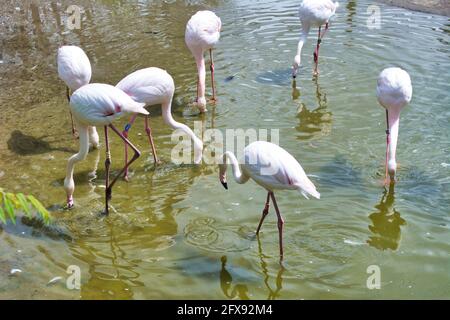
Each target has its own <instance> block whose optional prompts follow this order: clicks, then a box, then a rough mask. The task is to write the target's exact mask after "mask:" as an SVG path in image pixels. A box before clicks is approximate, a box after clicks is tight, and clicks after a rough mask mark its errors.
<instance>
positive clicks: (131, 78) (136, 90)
mask: <svg viewBox="0 0 450 320" xmlns="http://www.w3.org/2000/svg"><path fill="white" fill-rule="evenodd" d="M116 87H117V88H119V89H121V90H122V91H124V92H125V93H126V94H128V95H129V96H130V97H131V98H132V99H133V100H134V101H136V102H141V103H145V104H146V105H148V106H152V105H155V104H161V107H162V116H163V119H164V122H166V123H167V124H168V125H169V126H171V127H172V128H173V129H180V130H182V131H183V132H185V133H186V134H187V135H188V136H190V137H191V139H192V141H193V143H194V154H195V159H194V162H195V163H197V164H198V163H200V162H201V159H202V151H203V143H202V141H201V140H200V139H199V138H197V137H196V136H195V134H194V132H193V131H192V130H191V129H190V128H189V127H188V126H186V125H185V124H182V123H179V122H177V121H175V120H174V118H173V117H172V113H171V108H172V99H173V94H174V92H175V84H174V82H173V79H172V77H171V76H170V74H168V73H167V72H166V71H165V70H162V69H160V68H146V69H141V70H138V71H135V72H133V73H131V74H130V75H128V76H126V77H125V78H124V79H122V80H121V81H120V82H119V83H118V84H117V85H116ZM136 117H137V114H134V115H133V116H132V117H131V119H130V121H129V122H128V124H127V125H126V126H125V130H124V131H123V132H122V134H123V136H124V137H126V138H127V137H128V131H129V130H130V128H131V126H132V124H133V123H134V121H135V120H136ZM145 132H146V133H147V136H148V139H149V142H150V146H151V148H152V152H153V159H154V161H155V163H158V162H159V161H158V157H157V155H156V148H155V145H154V143H153V137H152V131H151V128H150V126H149V123H148V116H145ZM127 161H128V147H127V144H126V143H125V163H127ZM125 180H128V168H127V169H126V170H125Z"/></svg>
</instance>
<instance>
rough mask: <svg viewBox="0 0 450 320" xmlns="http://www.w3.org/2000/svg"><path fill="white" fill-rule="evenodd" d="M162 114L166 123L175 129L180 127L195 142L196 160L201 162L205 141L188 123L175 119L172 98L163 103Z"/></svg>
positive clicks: (197, 162)
mask: <svg viewBox="0 0 450 320" xmlns="http://www.w3.org/2000/svg"><path fill="white" fill-rule="evenodd" d="M161 107H162V116H163V120H164V122H165V123H167V124H168V125H169V126H171V127H172V128H173V129H175V130H177V129H180V130H182V131H183V132H185V133H186V134H187V135H188V136H189V137H190V138H191V139H192V142H193V143H194V162H195V163H196V164H199V163H200V162H201V161H202V153H203V142H202V141H201V140H200V139H199V138H197V136H196V135H195V134H194V132H193V131H192V130H191V128H189V127H188V126H187V125H185V124H183V123H180V122H177V121H175V119H174V118H173V116H172V98H171V99H170V100H168V101H166V102H164V103H162V104H161Z"/></svg>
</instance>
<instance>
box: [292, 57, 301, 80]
mask: <svg viewBox="0 0 450 320" xmlns="http://www.w3.org/2000/svg"><path fill="white" fill-rule="evenodd" d="M299 67H300V55H296V56H295V58H294V64H293V65H292V77H293V78H294V79H295V77H296V76H297V72H298V68H299Z"/></svg>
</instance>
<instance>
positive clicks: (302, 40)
mask: <svg viewBox="0 0 450 320" xmlns="http://www.w3.org/2000/svg"><path fill="white" fill-rule="evenodd" d="M308 33H309V26H303V30H302V34H301V36H300V40H299V41H298V45H297V54H296V55H295V58H294V66H293V74H292V75H293V76H294V77H295V76H296V75H297V70H298V68H299V67H300V63H301V54H302V48H303V44H304V43H305V42H306V39H307V37H308Z"/></svg>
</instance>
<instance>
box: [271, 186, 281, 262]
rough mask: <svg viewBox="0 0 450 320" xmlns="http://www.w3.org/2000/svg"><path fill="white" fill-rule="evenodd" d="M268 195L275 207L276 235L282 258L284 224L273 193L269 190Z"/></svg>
mask: <svg viewBox="0 0 450 320" xmlns="http://www.w3.org/2000/svg"><path fill="white" fill-rule="evenodd" d="M270 197H271V198H272V202H273V206H274V207H275V212H276V213H277V217H278V237H279V243H280V257H281V259H283V225H284V219H283V217H282V216H281V213H280V210H278V205H277V201H276V200H275V195H274V194H273V193H272V192H271V193H270Z"/></svg>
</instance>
